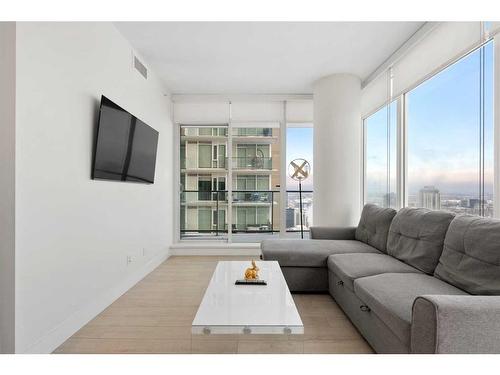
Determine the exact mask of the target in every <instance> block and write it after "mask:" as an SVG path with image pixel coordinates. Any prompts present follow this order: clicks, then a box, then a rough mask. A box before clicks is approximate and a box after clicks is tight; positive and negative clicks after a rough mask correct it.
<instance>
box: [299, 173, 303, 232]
mask: <svg viewBox="0 0 500 375" xmlns="http://www.w3.org/2000/svg"><path fill="white" fill-rule="evenodd" d="M299 206H300V208H299V211H300V238H301V239H304V223H303V222H302V182H301V180H299Z"/></svg>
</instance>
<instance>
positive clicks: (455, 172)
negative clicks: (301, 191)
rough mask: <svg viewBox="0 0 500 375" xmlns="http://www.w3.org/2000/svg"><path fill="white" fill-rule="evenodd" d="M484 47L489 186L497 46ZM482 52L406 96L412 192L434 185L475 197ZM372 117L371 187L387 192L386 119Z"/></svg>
mask: <svg viewBox="0 0 500 375" xmlns="http://www.w3.org/2000/svg"><path fill="white" fill-rule="evenodd" d="M484 51H485V69H484V71H485V79H484V82H485V93H486V94H485V103H486V105H485V128H486V129H485V136H486V137H485V138H486V140H485V159H486V161H485V163H486V168H485V170H486V176H485V180H486V183H485V190H486V193H491V192H492V187H493V45H492V43H490V44H488V45H486V46H485V47H484ZM480 61H481V60H480V51H479V50H478V51H475V52H473V53H471V54H470V55H468V56H467V57H465V58H463V59H462V60H460V61H459V62H457V63H455V64H453V65H452V66H450V67H448V68H447V69H445V70H444V71H442V72H441V73H439V74H438V75H436V76H434V77H433V78H431V79H430V80H428V81H426V82H424V83H423V84H421V85H420V86H418V87H417V88H415V89H414V90H412V91H411V92H410V93H408V94H407V105H408V107H407V109H408V184H409V193H410V194H412V193H415V192H417V191H418V190H419V189H420V188H421V187H422V186H424V185H435V186H436V187H438V188H439V189H440V190H441V191H442V192H443V193H450V194H453V193H462V194H470V195H474V194H477V192H478V181H479V177H478V175H479V156H480V155H479V142H480V139H479V115H480V102H479V92H480V85H479V84H480ZM386 119H387V112H386V110H382V111H380V112H379V113H376V114H375V115H373V116H372V117H371V118H369V120H368V124H369V125H368V154H367V163H368V170H369V171H371V172H372V174H371V175H370V176H369V177H371V178H370V179H369V181H368V182H369V187H370V188H371V189H372V190H373V191H377V190H381V191H384V190H385V179H386V177H385V170H386V167H385V165H386V162H387V160H386V157H385V155H386V152H384V149H385V148H386V143H385V139H386V137H387V134H386V131H387V130H386V126H385V124H386V121H387V120H386Z"/></svg>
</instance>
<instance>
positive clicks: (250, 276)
mask: <svg viewBox="0 0 500 375" xmlns="http://www.w3.org/2000/svg"><path fill="white" fill-rule="evenodd" d="M258 278H259V267H257V265H256V264H255V260H252V267H250V268H247V269H246V271H245V280H257V279H258Z"/></svg>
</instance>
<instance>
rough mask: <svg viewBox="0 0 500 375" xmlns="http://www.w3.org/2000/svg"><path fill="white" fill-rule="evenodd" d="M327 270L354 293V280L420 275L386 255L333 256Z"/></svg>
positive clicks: (329, 260) (417, 271)
mask: <svg viewBox="0 0 500 375" xmlns="http://www.w3.org/2000/svg"><path fill="white" fill-rule="evenodd" d="M328 269H329V270H330V271H332V272H333V273H334V274H335V275H337V276H338V277H339V278H340V279H341V280H342V281H343V282H344V286H346V287H347V288H349V289H350V290H351V291H354V280H356V279H359V278H360V277H366V276H374V275H380V274H382V273H407V272H413V273H421V272H420V271H419V270H417V269H416V268H413V267H411V266H409V265H407V264H405V263H403V262H401V261H399V260H397V259H396V258H393V257H391V256H390V255H386V254H371V253H369V254H335V255H330V256H329V257H328Z"/></svg>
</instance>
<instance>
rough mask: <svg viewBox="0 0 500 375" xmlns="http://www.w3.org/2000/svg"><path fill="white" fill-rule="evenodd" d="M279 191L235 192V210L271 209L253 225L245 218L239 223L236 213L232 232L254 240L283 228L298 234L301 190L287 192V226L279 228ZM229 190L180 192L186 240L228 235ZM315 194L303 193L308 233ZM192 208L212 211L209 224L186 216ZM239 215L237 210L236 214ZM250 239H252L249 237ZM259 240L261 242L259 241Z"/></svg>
mask: <svg viewBox="0 0 500 375" xmlns="http://www.w3.org/2000/svg"><path fill="white" fill-rule="evenodd" d="M279 194H280V191H279V190H233V192H232V201H231V202H232V205H233V208H235V207H236V208H238V207H241V208H242V209H243V208H244V207H255V208H258V207H261V208H266V207H267V208H268V209H269V213H268V219H269V220H267V221H266V220H264V221H263V220H261V219H259V218H258V215H257V214H256V215H255V216H254V217H255V220H250V222H249V221H248V220H247V218H246V217H245V222H239V220H238V217H237V216H238V215H237V213H236V214H235V213H233V224H232V233H234V234H244V233H247V234H251V236H250V237H251V238H254V237H253V236H255V235H256V234H258V233H261V234H265V233H278V232H280V227H284V229H285V230H286V232H299V231H300V202H299V192H298V190H287V191H286V201H285V202H283V205H281V206H282V207H283V206H284V209H285V223H283V224H282V225H281V226H280V223H279V219H278V222H277V223H276V222H275V219H276V218H278V217H281V215H277V216H276V218H275V210H276V209H277V208H278V207H280V205H279ZM228 196H229V194H228V191H227V190H210V191H203V190H184V191H182V192H181V211H182V210H183V215H184V222H183V223H181V235H182V237H183V238H187V237H190V238H205V237H206V236H207V235H208V236H209V237H213V236H215V237H217V236H221V235H224V234H227V233H228V223H227V212H226V210H227V207H228ZM312 199H313V192H312V191H311V190H304V191H302V211H303V215H302V217H303V225H304V231H305V232H308V231H309V226H310V225H312V223H311V222H310V220H311V213H312V212H311V208H312ZM189 205H193V206H197V207H204V208H205V209H208V208H211V210H210V222H204V223H201V224H200V221H199V219H196V220H195V221H196V223H195V224H188V223H192V222H193V220H189V219H190V218H188V217H185V215H189V210H187V209H186V206H189ZM236 212H237V211H236ZM207 216H208V215H207ZM250 237H249V238H250ZM256 240H258V239H257V238H256Z"/></svg>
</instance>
